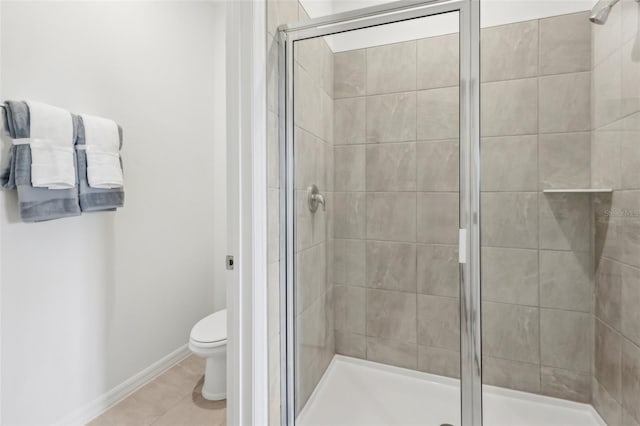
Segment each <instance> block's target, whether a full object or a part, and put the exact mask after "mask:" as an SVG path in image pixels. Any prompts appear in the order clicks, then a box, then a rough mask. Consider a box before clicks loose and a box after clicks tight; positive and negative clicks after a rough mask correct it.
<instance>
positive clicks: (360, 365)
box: [296, 355, 606, 426]
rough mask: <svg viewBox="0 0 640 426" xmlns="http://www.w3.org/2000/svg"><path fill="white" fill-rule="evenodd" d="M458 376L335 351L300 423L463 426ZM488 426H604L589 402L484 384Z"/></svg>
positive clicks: (309, 425) (306, 425)
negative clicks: (343, 354) (396, 365)
mask: <svg viewBox="0 0 640 426" xmlns="http://www.w3.org/2000/svg"><path fill="white" fill-rule="evenodd" d="M459 398H460V390H459V382H458V380H455V379H450V378H447V377H442V376H436V375H433V374H427V373H422V372H418V371H413V370H407V369H404V368H398V367H391V366H387V365H384V364H378V363H374V362H371V361H364V360H360V359H355V358H349V357H345V356H341V355H336V356H335V357H334V358H333V361H332V362H331V364H330V365H329V367H328V368H327V371H326V372H325V374H324V376H323V377H322V379H321V380H320V383H319V384H318V386H317V387H316V389H315V391H314V392H313V394H312V395H311V397H310V398H309V401H308V402H307V404H306V406H305V407H304V409H303V410H302V412H301V413H300V415H299V416H298V421H297V422H296V423H297V424H298V425H301V426H340V425H344V426H364V425H366V426H374V425H380V426H383V425H384V426H396V425H397V426H409V425H421V426H440V425H441V424H445V423H449V424H452V425H454V426H457V425H460V399H459ZM483 404H484V425H485V426H574V425H575V426H606V423H605V422H604V421H603V420H602V419H601V418H600V416H598V414H597V413H596V411H595V410H594V409H593V407H591V406H590V405H588V404H579V403H575V402H570V401H565V400H562V399H557V398H550V397H545V396H540V395H535V394H531V393H525V392H519V391H513V390H509V389H503V388H498V387H494V386H486V385H485V386H484V394H483Z"/></svg>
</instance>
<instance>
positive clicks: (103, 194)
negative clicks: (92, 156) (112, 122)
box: [73, 115, 124, 212]
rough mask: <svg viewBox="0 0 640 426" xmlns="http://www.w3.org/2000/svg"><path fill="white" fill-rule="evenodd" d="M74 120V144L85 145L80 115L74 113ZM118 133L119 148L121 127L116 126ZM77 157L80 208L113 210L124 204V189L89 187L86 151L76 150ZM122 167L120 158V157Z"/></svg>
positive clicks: (83, 209)
mask: <svg viewBox="0 0 640 426" xmlns="http://www.w3.org/2000/svg"><path fill="white" fill-rule="evenodd" d="M73 118H74V122H75V121H76V120H77V122H78V137H77V138H76V145H85V144H86V139H85V133H84V124H83V122H82V117H80V116H75V115H74V117H73ZM118 133H119V134H120V148H122V127H120V126H118ZM77 158H78V163H77V164H78V183H79V186H80V208H81V209H82V211H83V212H99V211H113V210H115V209H116V208H118V207H122V206H123V205H124V189H123V188H114V189H99V188H91V187H90V186H89V181H88V180H87V152H86V151H85V150H83V149H79V150H77ZM120 167H122V159H120Z"/></svg>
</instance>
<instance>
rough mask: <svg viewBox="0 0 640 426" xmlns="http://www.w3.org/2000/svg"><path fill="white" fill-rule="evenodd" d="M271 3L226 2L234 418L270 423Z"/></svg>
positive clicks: (230, 413)
mask: <svg viewBox="0 0 640 426" xmlns="http://www.w3.org/2000/svg"><path fill="white" fill-rule="evenodd" d="M266 3H267V0H252V1H227V2H226V20H225V22H226V106H227V111H226V114H227V121H226V123H227V129H226V131H227V141H226V143H227V254H228V255H231V256H233V257H234V262H233V263H234V265H233V268H232V269H231V270H228V271H227V280H226V285H227V317H228V319H227V333H228V339H227V340H228V343H227V424H229V425H266V424H268V400H269V393H268V390H269V386H268V359H267V354H268V351H267V339H268V331H267V187H266V184H265V182H266V177H267V152H266V145H267V144H266V130H267V119H266V114H267V95H266V71H265V70H266V47H265V46H266V37H267V30H266V26H267V25H266V19H267V18H266V7H267V4H266ZM216 261H219V262H222V261H224V260H223V259H217V260H216Z"/></svg>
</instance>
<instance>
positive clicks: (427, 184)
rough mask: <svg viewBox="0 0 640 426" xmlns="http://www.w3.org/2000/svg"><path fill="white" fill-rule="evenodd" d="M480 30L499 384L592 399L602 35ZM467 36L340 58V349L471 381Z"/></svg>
mask: <svg viewBox="0 0 640 426" xmlns="http://www.w3.org/2000/svg"><path fill="white" fill-rule="evenodd" d="M590 31H591V29H590V24H589V21H588V15H587V14H586V13H578V14H571V15H564V16H557V17H553V18H548V19H542V20H534V21H527V22H522V23H516V24H511V25H504V26H499V27H492V28H487V29H485V30H483V34H482V54H483V57H482V78H483V86H482V90H483V92H482V96H483V99H482V102H483V104H482V113H483V121H482V124H483V139H482V156H483V164H482V169H483V179H482V190H483V201H482V209H483V222H482V227H483V231H482V232H483V234H482V238H483V285H484V287H483V298H484V306H483V308H484V313H483V319H484V355H485V372H484V373H485V381H486V383H490V384H495V385H499V386H505V387H510V388H515V389H521V390H526V391H530V392H537V393H542V394H546V395H552V396H556V397H561V398H568V399H573V400H578V401H590V400H591V380H592V362H593V356H592V354H593V345H594V327H593V320H592V318H593V316H592V311H593V293H594V284H593V261H592V259H593V257H592V255H591V229H592V228H591V218H592V215H591V204H590V200H589V198H588V197H585V196H566V195H553V196H548V195H543V194H542V189H545V188H562V187H577V188H586V187H589V185H590V184H591V182H590V177H591V176H590V163H591V146H590V145H591V144H590V130H591V115H590V107H591V102H590V85H591V66H590V64H591V49H590V46H591V33H590ZM457 40H458V38H457V35H445V36H441V37H434V38H428V39H423V40H417V41H409V42H404V43H398V44H392V45H386V46H380V47H373V48H368V49H362V50H356V51H349V52H341V53H337V54H335V61H334V66H335V70H334V76H335V80H334V84H335V85H334V93H335V97H336V100H335V117H334V126H335V127H334V141H335V148H334V153H335V167H336V168H335V188H336V191H338V192H336V197H335V201H334V202H335V204H336V205H335V209H336V210H335V215H336V217H335V221H334V224H335V230H334V231H335V236H336V240H335V241H336V246H335V252H334V255H335V258H334V262H335V268H336V274H335V276H334V279H335V280H336V281H335V286H336V295H341V296H338V299H342V300H341V302H340V303H339V304H338V306H337V307H336V351H337V352H338V353H342V354H345V355H350V356H356V357H360V358H366V359H369V360H373V361H378V362H384V363H388V364H393V365H398V366H402V367H408V368H413V369H419V370H422V371H427V372H431V373H436V374H443V375H449V376H458V375H459V372H458V368H459V367H458V359H459V355H458V353H459V334H458V333H459V332H458V330H459V318H458V299H457V298H458V266H457V253H456V244H457V226H458V224H457V217H458V173H459V169H458V139H457V138H458V87H457V84H458V74H457V70H458V44H457Z"/></svg>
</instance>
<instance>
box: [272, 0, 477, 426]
mask: <svg viewBox="0 0 640 426" xmlns="http://www.w3.org/2000/svg"><path fill="white" fill-rule="evenodd" d="M451 12H458V16H459V34H460V54H459V57H460V104H459V105H460V119H459V126H460V190H459V197H460V207H459V222H460V224H459V225H460V239H459V252H460V376H461V384H460V399H461V422H462V425H463V426H480V425H482V347H481V345H482V338H481V330H482V328H481V324H480V322H481V303H480V0H421V1H416V0H403V1H397V2H393V3H389V4H385V5H380V6H373V7H368V8H363V9H358V10H353V11H349V12H344V13H340V14H335V15H330V16H326V17H321V18H317V19H312V20H309V21H307V22H305V23H301V24H294V25H283V26H281V27H280V28H278V43H279V73H278V74H279V82H278V85H279V142H280V182H281V185H280V186H281V189H280V259H281V261H280V306H281V308H280V320H281V323H280V326H281V327H280V336H281V401H282V404H281V407H282V411H281V423H282V425H284V426H294V425H295V371H294V369H295V355H296V354H295V350H296V348H295V343H296V342H295V293H294V285H295V269H294V266H295V253H296V252H295V249H296V248H295V208H294V206H295V198H294V197H295V181H294V179H295V164H294V163H295V161H294V158H295V156H294V143H293V140H294V112H293V107H294V84H293V81H294V80H293V73H294V58H293V55H294V43H295V42H296V41H301V40H306V39H310V38H315V37H323V36H328V35H332V34H337V33H342V32H347V31H353V30H359V29H364V28H370V27H374V26H379V25H385V24H392V23H394V22H400V21H406V20H410V19H417V18H425V17H429V16H433V15H439V14H443V13H451Z"/></svg>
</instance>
